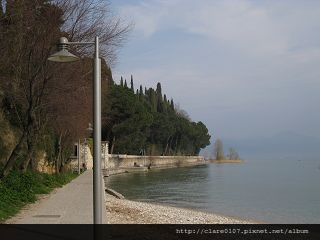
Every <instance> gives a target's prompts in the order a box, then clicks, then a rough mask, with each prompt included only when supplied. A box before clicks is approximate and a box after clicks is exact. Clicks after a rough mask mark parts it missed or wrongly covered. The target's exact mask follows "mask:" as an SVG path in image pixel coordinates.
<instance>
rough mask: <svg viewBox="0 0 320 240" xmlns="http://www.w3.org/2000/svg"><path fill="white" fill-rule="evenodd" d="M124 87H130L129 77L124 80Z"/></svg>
mask: <svg viewBox="0 0 320 240" xmlns="http://www.w3.org/2000/svg"><path fill="white" fill-rule="evenodd" d="M124 87H125V88H128V84H127V79H125V80H124Z"/></svg>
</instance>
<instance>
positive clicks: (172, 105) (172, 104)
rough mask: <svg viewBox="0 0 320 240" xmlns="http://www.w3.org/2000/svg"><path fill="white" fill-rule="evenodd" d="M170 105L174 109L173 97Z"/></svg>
mask: <svg viewBox="0 0 320 240" xmlns="http://www.w3.org/2000/svg"><path fill="white" fill-rule="evenodd" d="M170 107H171V109H172V110H173V111H174V103H173V99H172V98H171V101H170Z"/></svg>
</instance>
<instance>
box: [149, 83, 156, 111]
mask: <svg viewBox="0 0 320 240" xmlns="http://www.w3.org/2000/svg"><path fill="white" fill-rule="evenodd" d="M150 105H151V111H152V112H156V111H157V98H156V93H155V92H154V90H153V89H152V88H150Z"/></svg>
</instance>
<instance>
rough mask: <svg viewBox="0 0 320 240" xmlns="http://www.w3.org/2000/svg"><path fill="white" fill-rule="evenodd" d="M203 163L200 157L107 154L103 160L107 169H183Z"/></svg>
mask: <svg viewBox="0 0 320 240" xmlns="http://www.w3.org/2000/svg"><path fill="white" fill-rule="evenodd" d="M204 163H205V161H204V158H203V157H201V156H138V155H116V154H112V155H111V154H109V155H108V157H107V158H106V159H105V166H106V168H107V169H123V168H133V167H150V168H161V167H183V166H189V165H197V164H204Z"/></svg>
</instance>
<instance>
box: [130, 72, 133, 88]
mask: <svg viewBox="0 0 320 240" xmlns="http://www.w3.org/2000/svg"><path fill="white" fill-rule="evenodd" d="M130 89H131V91H132V92H134V88H133V77H132V75H131V80H130Z"/></svg>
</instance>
